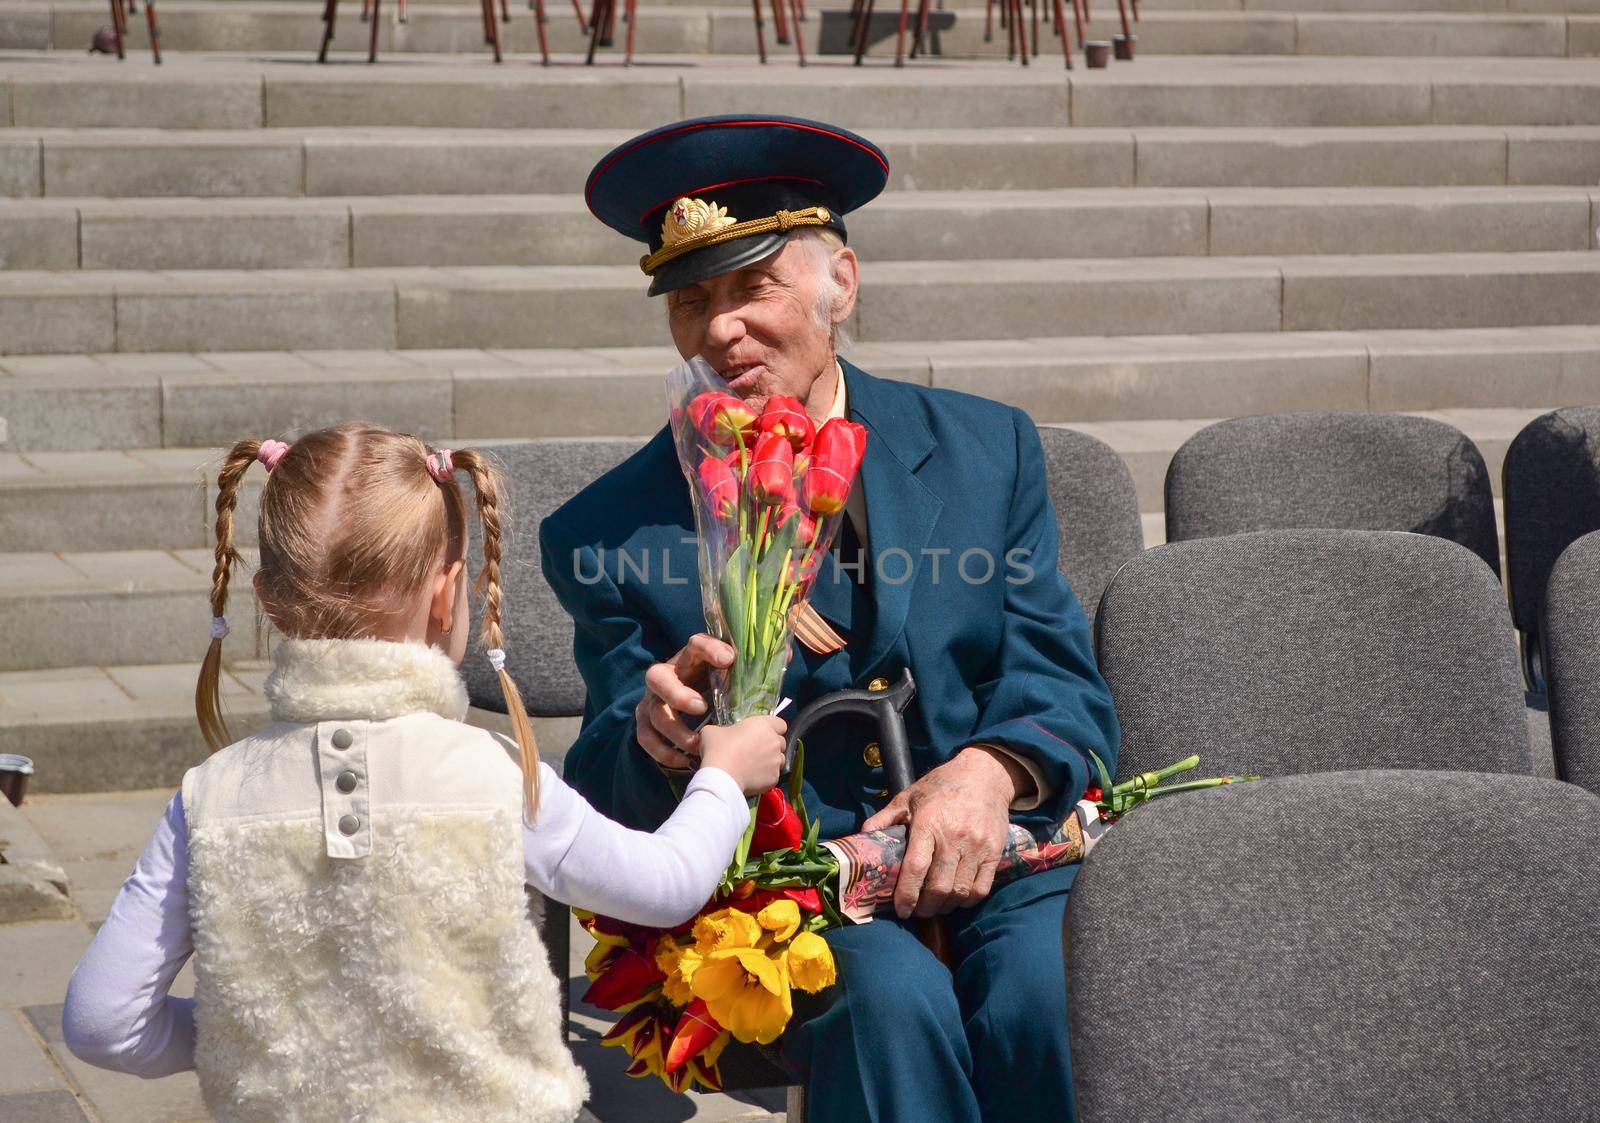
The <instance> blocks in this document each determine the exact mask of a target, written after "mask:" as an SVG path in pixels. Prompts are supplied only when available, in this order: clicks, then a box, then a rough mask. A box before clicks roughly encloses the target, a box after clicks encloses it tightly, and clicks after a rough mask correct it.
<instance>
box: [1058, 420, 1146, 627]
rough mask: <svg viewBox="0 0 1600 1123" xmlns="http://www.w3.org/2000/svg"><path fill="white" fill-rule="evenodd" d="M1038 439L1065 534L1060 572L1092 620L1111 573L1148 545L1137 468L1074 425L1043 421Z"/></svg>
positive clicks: (1060, 530) (1102, 442)
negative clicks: (1136, 485) (1064, 426)
mask: <svg viewBox="0 0 1600 1123" xmlns="http://www.w3.org/2000/svg"><path fill="white" fill-rule="evenodd" d="M1039 441H1040V443H1041V444H1042V445H1044V464H1045V474H1046V476H1047V477H1048V481H1049V490H1050V502H1051V504H1052V505H1054V507H1055V509H1056V525H1057V528H1058V529H1059V532H1060V535H1061V542H1060V548H1061V572H1062V574H1063V575H1065V577H1066V579H1067V583H1068V584H1070V585H1071V586H1072V591H1073V592H1074V593H1076V594H1077V597H1078V601H1079V603H1080V604H1082V605H1083V611H1084V614H1085V615H1087V616H1088V617H1089V619H1090V620H1093V619H1094V613H1095V608H1096V607H1097V606H1098V605H1099V604H1100V595H1101V594H1102V593H1104V592H1105V588H1106V586H1107V585H1109V584H1110V583H1111V578H1112V575H1113V574H1115V573H1116V572H1117V569H1118V567H1119V566H1121V565H1122V563H1123V562H1125V561H1127V560H1128V559H1129V558H1131V557H1133V555H1134V554H1137V553H1138V552H1139V551H1140V550H1143V549H1144V525H1143V523H1142V522H1141V521H1140V518H1139V493H1138V491H1137V490H1135V488H1134V484H1133V473H1132V472H1130V471H1129V470H1128V465H1127V463H1126V462H1125V461H1124V460H1123V459H1122V457H1121V456H1119V455H1117V452H1116V450H1115V449H1113V448H1112V447H1111V446H1110V445H1108V444H1106V443H1105V442H1104V441H1100V440H1097V439H1095V438H1094V437H1091V436H1089V435H1088V434H1087V433H1080V432H1078V431H1077V430H1076V429H1060V428H1055V427H1052V426H1047V425H1041V426H1040V427H1039Z"/></svg>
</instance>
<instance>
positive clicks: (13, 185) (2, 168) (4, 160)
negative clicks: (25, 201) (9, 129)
mask: <svg viewBox="0 0 1600 1123" xmlns="http://www.w3.org/2000/svg"><path fill="white" fill-rule="evenodd" d="M42 151H43V145H42V143H41V142H40V140H39V138H38V137H32V136H27V135H15V136H7V135H4V134H0V198H8V199H21V198H29V197H32V196H36V195H42V194H44V182H43V176H44V173H43V155H42Z"/></svg>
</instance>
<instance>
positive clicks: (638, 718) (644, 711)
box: [633, 632, 733, 768]
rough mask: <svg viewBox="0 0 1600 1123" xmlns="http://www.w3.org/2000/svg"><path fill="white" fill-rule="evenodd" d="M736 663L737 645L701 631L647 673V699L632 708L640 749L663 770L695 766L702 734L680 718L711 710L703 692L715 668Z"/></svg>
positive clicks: (708, 686)
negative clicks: (734, 660)
mask: <svg viewBox="0 0 1600 1123" xmlns="http://www.w3.org/2000/svg"><path fill="white" fill-rule="evenodd" d="M732 665H733V648H732V647H731V646H730V645H728V644H726V643H723V642H722V641H721V640H719V639H717V638H716V637H715V636H710V635H707V634H706V633H704V632H700V633H698V634H697V635H693V636H690V637H689V642H688V643H686V644H684V645H683V650H681V651H679V652H678V653H677V654H676V655H674V656H673V657H672V658H671V659H670V660H668V661H667V662H665V663H655V664H652V665H651V667H650V669H649V670H647V671H646V672H645V673H644V697H643V698H640V699H639V704H638V705H637V706H635V707H634V710H633V719H634V724H635V726H636V727H637V729H638V731H639V732H638V736H639V747H640V748H642V749H644V751H645V752H646V753H648V754H650V757H651V759H652V760H654V761H655V762H656V763H657V764H660V765H661V766H662V767H664V768H695V767H698V765H699V763H700V761H699V757H700V734H699V733H698V732H697V731H695V730H693V729H690V728H689V727H688V725H686V724H685V723H684V721H683V719H682V718H681V717H680V716H679V715H680V714H687V715H689V716H690V717H699V716H700V715H702V714H704V713H705V712H706V710H707V709H708V708H709V704H708V703H707V702H706V699H705V692H706V691H707V690H709V689H710V688H711V675H712V672H713V671H716V670H719V669H721V668H724V667H731V666H732Z"/></svg>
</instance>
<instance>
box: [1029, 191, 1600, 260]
mask: <svg viewBox="0 0 1600 1123" xmlns="http://www.w3.org/2000/svg"><path fill="white" fill-rule="evenodd" d="M1589 213H1590V201H1589V194H1588V192H1586V191H1579V190H1568V189H1561V190H1549V191H1537V192H1533V191H1529V192H1527V193H1521V192H1514V191H1507V190H1505V189H1493V188H1453V189H1440V188H1426V189H1409V190H1408V189H1403V188H1396V189H1389V190H1382V189H1373V188H1364V189H1360V190H1353V189H1352V190H1346V189H1337V188H1327V189H1300V190H1297V191H1294V192H1292V193H1289V192H1276V191H1274V192H1248V191H1245V192H1225V193H1220V194H1218V195H1214V196H1213V197H1212V199H1211V205H1210V222H1211V241H1210V247H1209V249H1210V252H1211V253H1213V254H1219V255H1229V254H1359V253H1375V254H1384V253H1388V254H1394V253H1417V254H1426V253H1458V252H1493V251H1503V252H1507V253H1517V252H1526V251H1530V250H1582V249H1587V248H1589V246H1590V244H1591V243H1592V240H1593V237H1594V234H1593V231H1592V230H1591V229H1590V223H1589ZM1013 256H1015V255H1013Z"/></svg>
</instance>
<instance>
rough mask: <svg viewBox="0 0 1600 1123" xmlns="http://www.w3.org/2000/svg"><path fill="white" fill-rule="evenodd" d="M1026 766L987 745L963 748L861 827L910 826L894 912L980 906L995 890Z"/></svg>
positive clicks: (905, 913)
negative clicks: (1013, 804)
mask: <svg viewBox="0 0 1600 1123" xmlns="http://www.w3.org/2000/svg"><path fill="white" fill-rule="evenodd" d="M1020 771H1021V766H1020V765H1018V764H1016V762H1015V761H1012V760H1011V759H1010V758H1008V757H1006V756H1005V755H1004V754H1003V753H997V752H995V751H994V750H992V749H989V748H985V747H982V746H977V745H974V746H971V747H969V748H966V749H963V750H961V752H959V753H957V754H956V755H955V756H954V757H952V758H951V759H950V760H948V761H946V762H945V763H944V764H941V765H940V766H939V767H937V768H935V769H933V770H932V771H931V772H929V773H928V774H927V775H926V776H923V777H922V779H920V780H918V781H917V782H916V783H914V784H912V785H911V786H910V787H909V788H907V789H906V790H905V791H903V792H901V793H900V794H898V795H897V796H895V797H894V799H893V800H891V801H890V802H889V804H888V806H886V807H885V808H884V809H883V810H882V811H879V812H878V813H877V814H876V815H874V816H872V818H870V819H868V820H867V821H866V823H865V824H864V825H863V828H862V829H863V830H869V831H872V830H883V829H885V828H887V827H892V826H895V825H897V824H899V823H907V824H909V826H908V827H907V835H908V837H907V839H906V856H905V860H904V862H903V863H902V864H901V867H900V881H899V884H898V885H897V887H896V889H895V894H894V907H895V912H896V913H897V914H898V915H899V916H900V918H901V919H906V918H907V917H910V916H912V915H913V914H915V915H917V916H938V915H940V914H942V913H947V912H951V911H952V910H954V909H958V908H965V907H967V906H969V905H975V904H977V903H978V902H979V901H982V900H983V899H984V898H985V897H987V896H988V895H989V891H990V889H992V888H993V887H994V871H995V866H996V865H997V864H998V863H999V860H1000V854H1001V851H1002V850H1003V849H1004V848H1005V844H1006V831H1007V829H1008V827H1009V825H1010V808H1011V802H1012V800H1013V799H1015V798H1016V792H1017V788H1018V782H1019V778H1018V775H1017V774H1018V772H1020Z"/></svg>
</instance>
